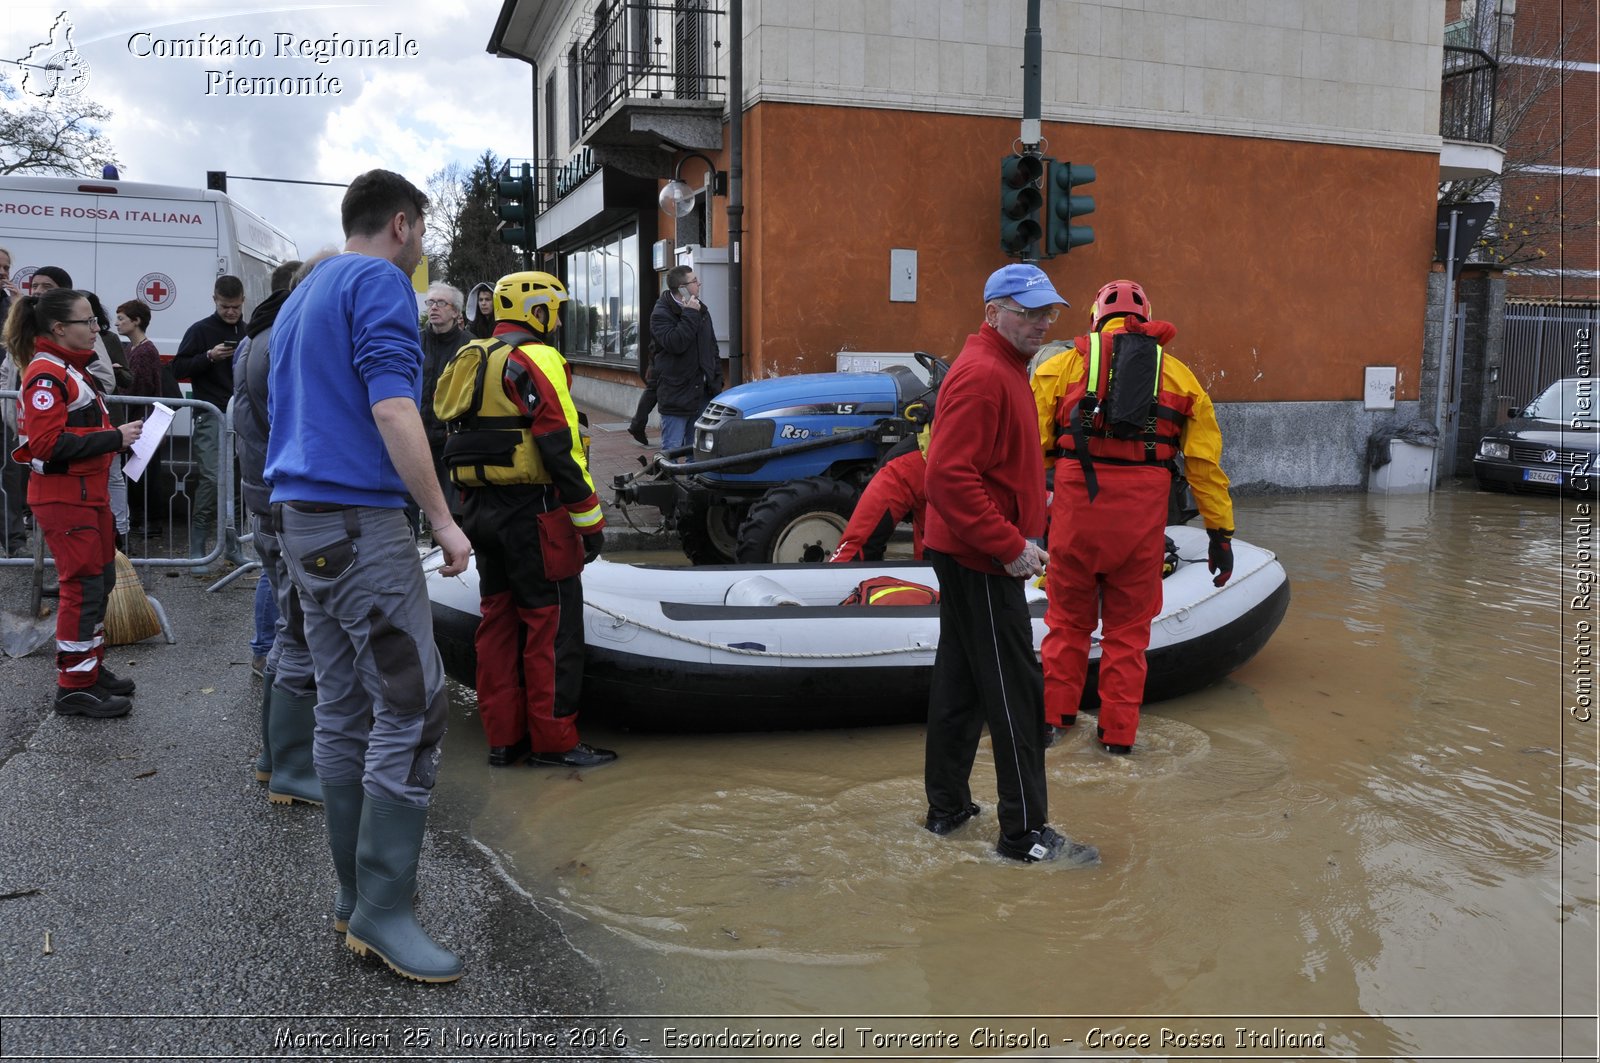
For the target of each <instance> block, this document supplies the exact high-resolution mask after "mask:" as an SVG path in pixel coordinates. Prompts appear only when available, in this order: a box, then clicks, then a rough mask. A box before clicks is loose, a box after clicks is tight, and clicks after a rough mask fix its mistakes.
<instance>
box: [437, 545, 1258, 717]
mask: <svg viewBox="0 0 1600 1063" xmlns="http://www.w3.org/2000/svg"><path fill="white" fill-rule="evenodd" d="M1167 533H1168V535H1169V536H1170V537H1171V538H1172V539H1173V540H1174V542H1176V543H1177V546H1178V555H1179V557H1181V558H1186V559H1190V563H1187V564H1181V565H1180V566H1179V567H1178V569H1177V571H1175V572H1174V573H1173V574H1172V575H1170V576H1169V577H1167V578H1166V579H1165V580H1163V581H1162V591H1163V602H1162V609H1161V612H1160V614H1159V615H1158V616H1157V617H1156V619H1155V621H1154V622H1153V624H1152V627H1151V639H1150V647H1149V649H1148V650H1147V651H1146V657H1147V660H1148V662H1149V675H1148V677H1147V679H1146V684H1145V700H1146V701H1147V702H1154V701H1160V700H1163V699H1166V698H1171V697H1176V696H1178V695H1181V694H1186V693H1190V692H1191V691H1194V690H1198V689H1200V688H1202V687H1204V686H1207V685H1209V684H1211V683H1214V682H1216V681H1217V680H1218V679H1221V678H1222V677H1223V676H1225V675H1227V674H1228V673H1230V672H1232V671H1233V670H1235V669H1236V668H1238V667H1239V666H1240V665H1242V664H1244V662H1245V661H1247V660H1249V659H1250V658H1251V657H1252V656H1254V655H1255V653H1256V652H1257V651H1258V650H1260V648H1261V647H1262V646H1263V645H1265V644H1266V642H1267V640H1268V639H1269V638H1270V637H1271V635H1272V633H1273V631H1275V630H1276V629H1277V626H1278V623H1279V622H1280V621H1281V620H1282V619H1283V615H1284V613H1285V611H1286V610H1287V608H1288V604H1289V581H1288V577H1287V575H1286V574H1285V573H1284V571H1283V567H1282V565H1280V564H1279V563H1278V560H1277V558H1276V557H1275V556H1274V555H1273V554H1272V553H1271V552H1270V551H1267V550H1264V549H1262V548H1260V547H1256V546H1252V545H1251V544H1249V543H1246V542H1243V541H1240V540H1237V539H1236V540H1234V573H1233V578H1232V579H1231V580H1230V581H1229V582H1228V584H1227V586H1225V587H1221V588H1217V587H1213V586H1212V585H1211V576H1210V574H1209V573H1208V572H1207V571H1206V567H1205V564H1204V559H1205V555H1206V537H1205V533H1204V531H1203V530H1202V529H1199V528H1191V527H1188V526H1184V525H1176V526H1173V527H1169V528H1168V529H1167ZM1195 559H1198V561H1196V560H1195ZM436 565H437V561H433V562H430V568H431V567H436ZM880 574H894V575H896V576H899V577H902V578H905V579H909V580H914V581H916V582H918V583H925V584H928V585H930V586H937V585H938V579H937V577H936V576H935V575H934V573H933V569H932V568H931V567H930V566H928V565H925V564H923V563H921V562H913V561H889V562H861V563H857V564H849V565H829V564H816V565H812V564H797V565H728V566H702V567H696V568H680V567H665V566H653V565H630V564H619V563H615V562H609V561H606V560H604V559H601V560H599V561H596V562H594V563H592V564H591V565H589V566H588V567H587V568H586V569H585V570H584V574H583V596H584V638H585V643H586V664H585V668H584V707H585V711H593V712H595V713H597V714H600V715H603V716H605V717H607V718H609V719H613V720H617V721H619V722H622V723H624V724H626V725H629V726H635V727H643V728H650V729H655V730H783V729H794V728H809V727H836V726H862V725H867V724H880V723H898V722H908V721H912V720H917V719H921V718H923V717H924V716H925V714H926V710H927V701H928V684H929V680H930V678H931V674H932V669H933V658H934V653H935V651H936V649H937V648H938V642H939V614H938V607H937V606H928V607H885V608H864V607H861V606H841V605H839V604H838V603H839V602H841V601H843V600H844V599H845V598H846V597H847V596H848V595H849V593H850V592H851V590H853V589H854V588H855V586H856V584H857V583H859V582H860V581H861V580H863V579H866V578H867V577H869V576H874V575H880ZM428 589H429V597H430V598H431V599H432V602H433V619H434V635H435V639H436V641H437V642H438V643H439V647H440V650H441V652H442V654H443V656H444V658H445V665H446V668H447V670H449V672H450V674H451V675H452V676H454V677H455V678H456V679H458V680H460V681H462V682H464V683H467V684H468V685H472V683H473V682H474V672H475V667H476V666H475V660H474V654H473V650H472V639H473V633H474V632H475V631H476V628H477V622H478V615H479V614H478V591H477V574H476V572H475V571H474V570H472V569H470V568H469V569H468V571H467V572H465V573H463V574H462V575H461V576H458V577H441V576H439V575H438V573H437V572H436V571H435V572H432V573H431V574H430V575H429V577H428ZM730 589H731V590H732V597H731V599H730ZM1029 595H1030V600H1031V607H1032V612H1033V636H1034V648H1035V651H1037V649H1038V646H1039V643H1040V640H1041V639H1043V637H1044V633H1045V624H1044V610H1045V601H1044V595H1043V592H1042V591H1038V590H1034V589H1032V588H1030V592H1029ZM730 600H731V601H733V602H736V603H737V602H739V601H741V600H742V601H747V602H752V603H761V604H729V602H730ZM780 600H782V601H790V602H797V603H799V604H768V603H772V602H775V601H780ZM1099 652H1100V648H1099V643H1098V639H1097V640H1096V643H1095V645H1094V647H1093V649H1092V650H1091V660H1090V683H1089V685H1088V688H1087V689H1086V690H1085V692H1084V707H1085V708H1089V709H1093V708H1095V707H1097V706H1098V704H1099V699H1098V695H1097V693H1096V691H1095V687H1094V681H1095V676H1096V673H1097V670H1098V661H1099ZM508 663H509V662H508Z"/></svg>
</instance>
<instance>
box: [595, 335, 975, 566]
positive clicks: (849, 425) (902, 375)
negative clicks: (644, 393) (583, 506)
mask: <svg viewBox="0 0 1600 1063" xmlns="http://www.w3.org/2000/svg"><path fill="white" fill-rule="evenodd" d="M916 358H917V361H918V363H919V364H921V365H922V366H923V368H924V369H925V370H926V371H927V374H928V379H927V381H924V380H923V379H922V377H920V376H918V375H917V374H916V373H915V372H913V371H912V370H911V369H910V368H908V367H906V366H902V365H891V366H889V367H888V369H886V370H885V371H883V372H878V373H814V374H806V375H802V376H790V377H775V378H773V379H770V380H757V381H752V382H751V383H748V384H740V385H739V386H737V387H733V388H729V389H728V390H727V391H724V392H722V393H721V394H720V395H718V396H717V397H716V398H714V399H712V400H711V403H710V404H709V405H708V406H707V407H706V409H705V412H704V413H702V414H701V415H700V419H699V420H697V421H696V422H695V424H694V438H693V446H692V448H691V449H688V450H685V451H683V452H681V453H680V454H678V455H672V454H669V455H665V457H667V458H669V459H670V458H672V457H682V458H683V459H684V460H683V461H682V462H681V463H674V462H673V461H671V460H667V461H663V460H661V458H659V457H658V458H656V459H654V460H652V461H651V462H650V463H648V464H647V465H646V466H645V468H643V469H642V470H640V471H639V472H636V473H631V474H628V475H625V476H619V477H617V479H616V482H615V484H614V487H615V488H616V500H617V502H618V503H619V504H621V505H623V506H627V505H630V504H639V505H647V506H654V507H656V508H658V509H660V510H661V511H662V513H664V514H668V515H670V516H672V517H673V518H674V519H675V522H676V525H677V530H678V537H679V540H680V541H681V542H682V544H683V551H684V553H685V554H687V555H688V557H689V560H690V561H691V562H693V563H694V564H696V565H725V564H734V563H738V564H766V563H772V562H789V561H825V560H827V558H828V556H829V555H830V554H832V553H833V550H834V547H836V546H837V545H838V543H839V538H840V534H841V533H842V532H843V531H844V526H845V524H846V523H847V522H848V521H849V519H850V513H851V511H852V510H853V509H854V508H855V504H856V499H857V498H858V497H859V496H860V494H861V489H862V487H864V486H865V485H866V482H867V480H869V479H870V478H871V477H872V473H873V472H874V471H875V470H876V469H877V467H878V464H879V462H880V461H881V460H882V458H883V457H884V455H885V454H887V453H888V452H889V451H890V450H891V449H892V448H894V447H895V446H896V445H897V444H899V443H901V442H903V441H904V440H905V439H907V438H908V437H910V436H912V435H915V434H916V432H917V431H918V430H919V429H920V428H921V425H922V423H924V422H925V421H926V418H927V417H928V416H929V415H930V414H931V412H932V409H933V397H934V394H935V393H936V391H937V389H938V385H939V381H940V379H941V378H942V377H943V376H944V373H945V372H946V370H947V369H948V366H946V364H945V363H944V362H943V361H941V360H940V359H938V358H935V357H933V356H932V355H929V354H924V353H921V352H918V353H917V355H916Z"/></svg>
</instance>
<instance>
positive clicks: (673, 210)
mask: <svg viewBox="0 0 1600 1063" xmlns="http://www.w3.org/2000/svg"><path fill="white" fill-rule="evenodd" d="M690 159H699V160H700V161H701V162H703V163H705V164H706V179H705V182H704V183H702V184H701V186H700V187H699V188H698V189H696V188H690V187H689V183H688V182H687V181H685V180H684V179H683V164H684V163H686V162H688V161H689V160H690ZM707 186H709V187H710V189H711V194H712V195H716V196H720V195H724V194H725V193H726V188H727V175H726V174H725V173H723V172H722V171H720V170H718V169H717V166H716V163H714V162H712V161H711V160H710V159H709V158H707V157H706V156H704V155H702V154H700V153H699V152H698V151H691V152H689V153H688V154H687V155H685V156H684V157H683V158H681V159H679V160H678V164H677V165H676V166H674V167H673V168H672V180H670V181H668V182H667V183H666V185H665V186H664V187H663V188H662V189H661V194H660V195H659V196H658V197H657V199H656V201H657V202H658V203H659V204H660V205H661V210H662V212H663V213H665V214H670V215H672V216H673V217H674V218H683V217H687V216H688V214H689V212H690V211H692V210H694V201H695V197H696V196H698V195H699V194H700V193H701V192H703V191H705V190H706V187H707Z"/></svg>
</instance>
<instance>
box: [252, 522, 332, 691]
mask: <svg viewBox="0 0 1600 1063" xmlns="http://www.w3.org/2000/svg"><path fill="white" fill-rule="evenodd" d="M250 534H251V541H252V542H253V543H255V547H256V553H257V554H258V555H260V557H261V574H262V577H263V578H264V579H266V581H267V585H268V586H269V587H271V588H272V599H273V601H275V602H276V603H277V605H278V626H277V629H276V631H275V633H274V638H273V640H272V649H271V651H269V652H268V654H267V669H266V670H267V671H268V672H269V673H271V674H272V676H273V684H272V685H273V686H276V687H281V688H282V689H283V690H284V691H285V692H286V693H288V694H292V695H294V696H296V697H304V696H306V695H307V694H315V693H316V692H317V684H316V678H315V674H314V671H313V666H312V664H311V651H310V650H309V649H307V648H306V617H305V611H304V610H303V609H301V608H300V591H299V589H298V588H297V587H296V586H295V584H294V580H292V579H290V578H289V571H288V569H287V568H286V567H285V564H284V560H283V546H282V544H281V543H280V542H279V539H278V522H277V519H276V518H275V517H274V516H273V515H272V514H271V513H252V514H250Z"/></svg>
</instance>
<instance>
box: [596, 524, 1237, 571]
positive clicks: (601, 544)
mask: <svg viewBox="0 0 1600 1063" xmlns="http://www.w3.org/2000/svg"><path fill="white" fill-rule="evenodd" d="M605 548H606V533H605V532H603V531H597V532H590V533H589V534H588V535H585V536H584V537H583V563H584V564H586V565H587V564H588V563H589V562H591V561H593V560H594V559H595V558H597V557H599V556H600V551H602V550H604V549H605ZM1229 566H1230V567H1232V562H1231V561H1230V562H1229Z"/></svg>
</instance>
